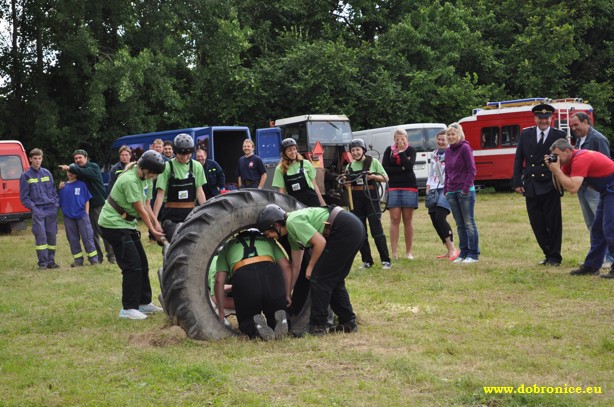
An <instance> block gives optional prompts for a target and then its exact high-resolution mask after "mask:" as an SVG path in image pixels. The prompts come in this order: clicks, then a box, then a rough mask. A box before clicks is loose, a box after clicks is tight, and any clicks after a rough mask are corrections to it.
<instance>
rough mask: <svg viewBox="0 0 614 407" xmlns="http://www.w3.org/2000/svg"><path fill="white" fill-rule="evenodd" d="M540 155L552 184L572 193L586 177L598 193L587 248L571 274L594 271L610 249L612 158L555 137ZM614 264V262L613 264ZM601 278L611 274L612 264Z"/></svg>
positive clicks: (613, 231)
mask: <svg viewBox="0 0 614 407" xmlns="http://www.w3.org/2000/svg"><path fill="white" fill-rule="evenodd" d="M550 152H551V154H550V155H546V156H545V157H544V161H545V162H546V165H547V166H548V168H549V169H550V171H551V172H552V175H553V177H554V179H553V181H554V182H555V184H558V185H560V186H561V187H563V188H565V189H566V190H567V191H568V192H570V193H572V194H575V193H576V192H578V190H579V189H580V187H581V186H582V183H583V182H584V181H586V184H587V185H588V186H589V188H593V189H595V190H596V191H597V192H599V193H600V198H599V204H598V205H597V211H596V212H595V221H594V222H593V225H592V226H591V248H590V250H589V252H588V254H587V255H586V258H585V259H584V263H583V264H582V265H581V266H580V267H579V268H578V269H576V270H573V271H572V272H571V274H572V275H575V276H578V275H598V274H599V269H600V268H601V266H602V264H603V257H604V256H605V253H606V251H607V249H608V248H609V249H610V251H613V250H614V162H612V160H610V158H609V157H607V156H605V155H603V154H601V153H600V152H598V151H592V150H574V148H573V147H572V145H571V144H570V143H569V141H568V140H567V139H559V140H556V141H555V142H554V143H553V144H552V146H551V147H550ZM613 267H614V266H613ZM601 277H603V278H614V268H613V269H611V270H610V272H609V273H608V274H604V275H602V276H601Z"/></svg>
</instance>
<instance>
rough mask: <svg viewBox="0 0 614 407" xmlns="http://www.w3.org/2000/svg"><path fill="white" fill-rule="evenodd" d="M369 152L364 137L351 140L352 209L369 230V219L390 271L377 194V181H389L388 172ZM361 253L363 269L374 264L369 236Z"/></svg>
mask: <svg viewBox="0 0 614 407" xmlns="http://www.w3.org/2000/svg"><path fill="white" fill-rule="evenodd" d="M366 152H367V144H366V143H365V141H364V140H362V139H358V138H357V139H354V140H352V141H351V142H350V154H352V158H353V161H352V162H351V163H350V165H348V167H347V169H346V178H347V179H349V181H351V191H352V203H353V208H351V210H352V213H353V214H354V215H356V216H357V217H358V219H360V220H361V221H362V224H363V225H364V226H365V230H366V228H367V221H368V222H369V229H370V230H371V237H373V241H374V242H375V247H376V248H377V251H378V253H379V257H380V260H381V262H382V268H383V269H384V270H387V269H389V268H390V254H389V253H388V245H387V244H386V235H385V234H384V228H383V227H382V220H381V219H382V209H381V207H380V204H379V196H378V194H377V188H378V185H377V183H378V182H388V175H387V174H386V171H385V170H384V167H382V164H381V163H380V162H379V161H378V160H377V159H375V158H373V157H371V156H370V155H365V153H366ZM360 255H361V257H362V263H363V266H362V268H366V269H368V268H370V267H371V266H373V256H372V255H371V247H370V246H369V239H368V238H367V235H365V241H364V242H363V244H362V246H361V247H360Z"/></svg>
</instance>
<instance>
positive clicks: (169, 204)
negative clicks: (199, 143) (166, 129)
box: [153, 133, 207, 242]
mask: <svg viewBox="0 0 614 407" xmlns="http://www.w3.org/2000/svg"><path fill="white" fill-rule="evenodd" d="M174 149H175V155H176V157H175V158H173V159H172V160H170V161H168V162H167V163H166V167H165V169H164V172H163V173H162V174H160V176H159V177H158V180H157V182H156V188H157V189H158V191H157V196H156V202H155V204H154V209H153V213H154V215H156V218H158V219H160V222H162V228H163V229H164V234H165V235H166V239H167V240H168V241H169V242H170V241H171V238H172V237H173V234H174V233H175V229H176V228H177V224H178V223H181V222H183V221H184V220H185V218H186V217H187V216H188V215H189V214H190V212H192V209H194V206H195V205H194V201H198V204H199V205H202V204H204V203H205V201H206V200H207V198H206V197H205V192H204V190H203V185H205V184H206V183H207V179H206V178H205V171H204V170H203V166H202V165H201V164H200V163H199V162H198V161H196V160H193V159H192V153H194V139H193V138H192V136H190V135H189V134H187V133H181V134H178V135H177V136H176V137H175V140H174ZM162 202H164V203H165V204H164V209H163V210H162V212H160V208H161V207H162Z"/></svg>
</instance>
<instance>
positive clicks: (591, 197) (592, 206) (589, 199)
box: [578, 184, 614, 262]
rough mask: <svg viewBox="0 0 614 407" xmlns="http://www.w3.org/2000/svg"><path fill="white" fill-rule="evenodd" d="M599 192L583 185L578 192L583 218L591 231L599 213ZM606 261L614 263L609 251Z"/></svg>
mask: <svg viewBox="0 0 614 407" xmlns="http://www.w3.org/2000/svg"><path fill="white" fill-rule="evenodd" d="M599 195H600V194H599V192H597V191H595V190H594V189H592V188H588V187H587V186H586V184H585V185H582V186H581V187H580V189H579V190H578V200H579V201H580V208H581V209H582V216H584V223H586V227H587V228H588V229H589V230H590V229H591V226H592V225H593V222H594V221H595V212H597V204H599ZM604 260H605V261H607V262H612V261H614V256H613V255H612V253H611V251H610V250H609V249H608V250H607V251H606V254H605V259H604Z"/></svg>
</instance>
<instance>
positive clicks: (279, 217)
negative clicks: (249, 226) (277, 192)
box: [257, 204, 286, 233]
mask: <svg viewBox="0 0 614 407" xmlns="http://www.w3.org/2000/svg"><path fill="white" fill-rule="evenodd" d="M285 218H286V211H284V210H283V209H281V208H280V207H279V206H278V205H275V204H269V205H267V206H265V207H264V209H263V210H262V212H260V215H258V222H257V226H258V230H260V231H261V232H262V233H264V232H266V231H267V230H271V229H273V228H275V223H277V222H282V223H283V221H284V219H285Z"/></svg>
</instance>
